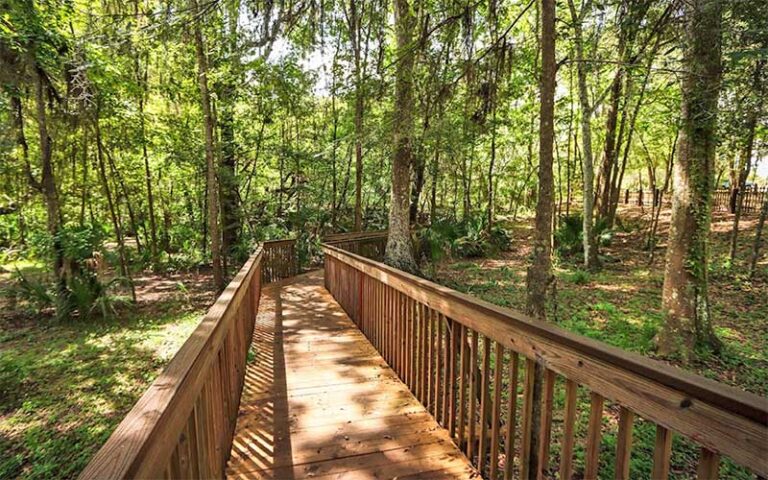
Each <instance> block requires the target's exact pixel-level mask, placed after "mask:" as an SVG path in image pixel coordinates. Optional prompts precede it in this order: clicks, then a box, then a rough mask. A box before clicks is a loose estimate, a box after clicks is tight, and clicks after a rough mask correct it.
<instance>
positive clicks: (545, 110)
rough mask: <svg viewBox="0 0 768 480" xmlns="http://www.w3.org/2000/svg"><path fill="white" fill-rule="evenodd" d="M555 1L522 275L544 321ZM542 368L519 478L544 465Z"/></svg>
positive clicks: (548, 8)
mask: <svg viewBox="0 0 768 480" xmlns="http://www.w3.org/2000/svg"><path fill="white" fill-rule="evenodd" d="M555 37H556V30H555V0H542V1H541V77H540V79H539V91H540V94H539V96H540V99H539V100H540V107H539V195H538V199H537V201H536V220H535V230H534V234H533V255H532V258H531V265H530V266H529V267H528V272H527V276H526V291H527V302H526V308H527V311H528V314H529V315H531V316H532V317H534V318H536V319H538V320H541V321H546V319H547V311H546V304H547V290H548V289H549V286H550V284H551V283H552V280H553V276H552V220H553V217H554V190H555V182H554V177H553V171H552V167H553V163H554V151H553V147H554V137H555V83H556V80H555V77H556V74H557V66H556V65H555ZM543 376H544V367H543V366H542V365H541V364H539V363H538V362H537V363H536V371H535V373H534V388H533V400H532V406H533V409H532V412H531V415H530V419H531V420H530V421H531V422H532V423H531V439H530V442H529V443H528V445H530V450H529V451H528V452H523V457H522V460H521V462H522V468H521V475H520V476H521V478H527V479H530V480H534V479H536V478H538V477H539V476H540V475H541V471H540V470H541V469H543V468H544V467H545V465H542V464H541V463H540V459H541V454H540V452H539V449H540V443H541V403H542V380H543Z"/></svg>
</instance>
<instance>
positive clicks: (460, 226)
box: [416, 216, 510, 262]
mask: <svg viewBox="0 0 768 480" xmlns="http://www.w3.org/2000/svg"><path fill="white" fill-rule="evenodd" d="M416 238H417V244H418V251H419V253H420V257H421V258H426V259H427V260H430V261H432V262H435V261H438V260H440V259H442V258H444V257H446V256H448V255H453V256H457V257H463V258H476V257H481V256H483V255H487V254H490V253H493V252H497V251H500V250H505V249H507V248H508V247H509V244H510V237H509V233H508V232H507V231H506V229H504V227H503V226H501V225H500V224H499V223H495V224H494V225H493V226H492V227H491V228H490V230H489V229H488V227H487V219H486V217H485V216H474V217H469V218H467V219H465V220H463V221H461V222H455V221H454V220H452V219H448V218H445V219H443V218H440V219H437V220H435V221H434V222H433V223H432V224H431V225H430V226H428V227H424V228H422V229H420V230H419V231H418V232H417V234H416Z"/></svg>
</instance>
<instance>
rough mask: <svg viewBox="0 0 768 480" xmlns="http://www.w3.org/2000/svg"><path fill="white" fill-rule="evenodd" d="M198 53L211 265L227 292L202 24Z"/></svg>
mask: <svg viewBox="0 0 768 480" xmlns="http://www.w3.org/2000/svg"><path fill="white" fill-rule="evenodd" d="M190 7H191V10H192V11H193V12H194V13H195V14H196V12H197V10H198V7H197V0H190ZM194 37H195V52H196V56H197V76H198V78H197V80H198V88H199V89H200V102H201V104H202V109H203V118H204V131H205V163H206V186H207V188H206V190H207V192H206V199H207V203H208V234H209V236H210V242H211V244H210V247H211V263H212V264H213V265H212V266H213V282H214V284H215V285H216V289H217V290H219V291H221V290H223V289H224V286H225V285H224V272H223V269H222V263H221V243H220V242H221V239H220V233H219V208H218V207H219V202H218V198H217V197H218V195H217V194H218V188H217V179H216V176H217V175H216V174H217V170H218V168H217V166H218V165H217V163H218V162H217V161H216V149H215V147H214V141H215V140H214V121H213V113H212V110H211V96H210V92H209V90H208V59H207V58H206V54H205V43H204V39H203V32H202V29H201V26H200V22H199V21H196V22H195V24H194Z"/></svg>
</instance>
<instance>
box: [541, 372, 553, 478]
mask: <svg viewBox="0 0 768 480" xmlns="http://www.w3.org/2000/svg"><path fill="white" fill-rule="evenodd" d="M554 393H555V372H553V371H552V370H549V369H547V370H546V371H545V373H544V386H543V391H542V405H541V436H540V438H541V441H540V442H539V472H538V474H537V477H538V478H543V477H544V473H545V472H546V471H547V470H548V469H549V443H550V440H551V439H552V401H553V396H554Z"/></svg>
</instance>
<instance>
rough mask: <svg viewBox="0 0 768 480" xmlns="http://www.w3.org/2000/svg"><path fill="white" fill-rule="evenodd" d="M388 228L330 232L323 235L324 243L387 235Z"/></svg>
mask: <svg viewBox="0 0 768 480" xmlns="http://www.w3.org/2000/svg"><path fill="white" fill-rule="evenodd" d="M388 234H389V231H388V230H368V231H364V232H344V233H329V234H328V235H325V236H324V237H323V243H329V244H333V243H335V242H338V241H343V240H352V239H355V238H374V237H386V236H387V235H388Z"/></svg>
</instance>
